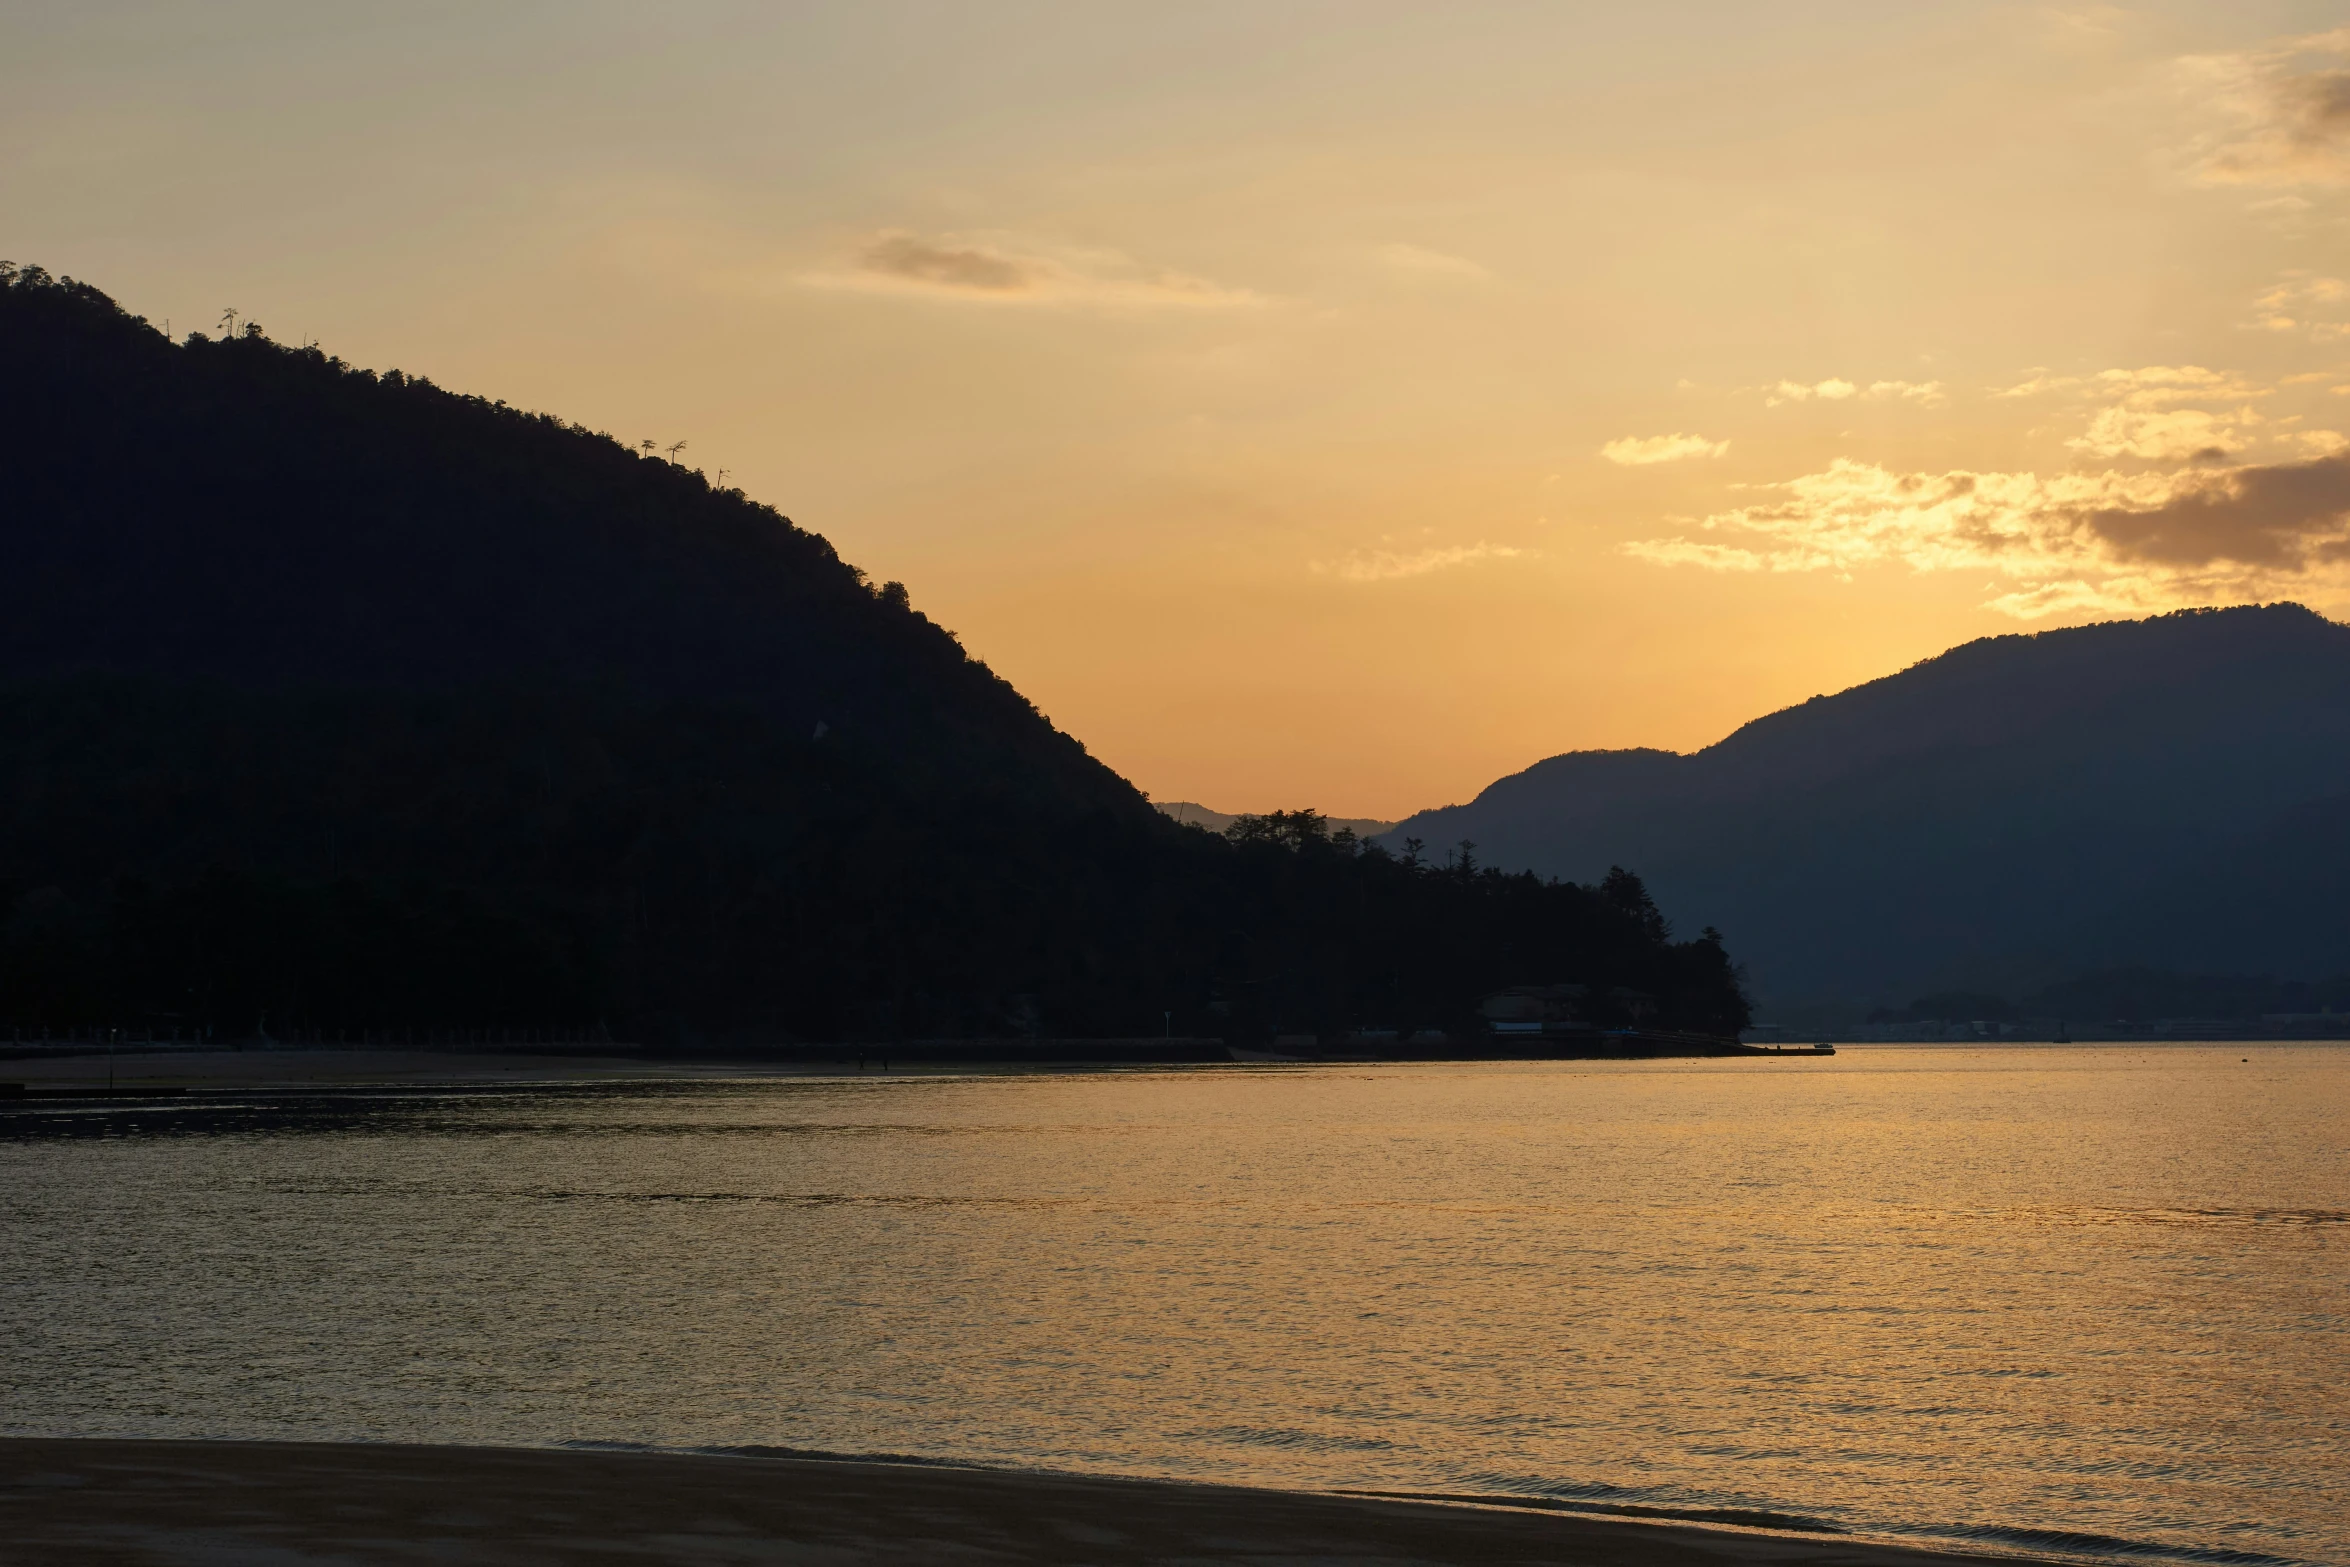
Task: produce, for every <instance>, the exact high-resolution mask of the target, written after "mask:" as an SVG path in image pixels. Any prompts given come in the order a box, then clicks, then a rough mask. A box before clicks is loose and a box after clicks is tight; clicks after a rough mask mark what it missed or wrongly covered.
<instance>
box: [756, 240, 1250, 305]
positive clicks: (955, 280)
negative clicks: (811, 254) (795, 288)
mask: <svg viewBox="0 0 2350 1567" xmlns="http://www.w3.org/2000/svg"><path fill="white" fill-rule="evenodd" d="M799 281H800V282H801V283H803V284H805V285H807V286H809V287H812V288H839V289H854V290H859V291H864V292H886V293H909V294H921V295H927V296H930V297H933V298H944V299H961V300H969V301H974V302H978V303H986V304H1031V305H1090V306H1100V307H1109V308H1118V309H1170V308H1171V309H1233V308H1245V307H1249V306H1256V305H1262V304H1264V303H1266V300H1265V298H1264V296H1262V295H1260V294H1256V293H1252V292H1251V291H1249V290H1247V289H1238V288H1227V287H1225V286H1223V285H1221V284H1218V283H1213V282H1210V281H1209V280H1207V279H1206V278H1200V277H1193V276H1191V275H1189V274H1188V273H1182V272H1173V271H1168V270H1165V269H1163V268H1153V267H1149V266H1145V265H1144V264H1143V263H1141V262H1138V261H1136V260H1135V259H1134V258H1133V257H1131V256H1128V255H1125V254H1124V253H1122V252H1119V251H1114V250H1087V249H1075V248H1070V247H1060V246H1049V245H1045V244H1042V243H1040V242H1037V241H1033V240H1030V241H1023V240H1021V239H1018V238H1017V237H1014V236H1006V235H1001V234H982V235H970V236H966V235H953V234H949V235H939V236H925V235H921V234H915V233H910V232H907V231H905V230H899V229H893V230H888V231H885V232H883V233H880V234H876V235H874V236H872V237H871V238H869V239H868V240H866V241H865V242H864V243H863V244H861V245H859V246H858V247H857V248H856V250H855V251H854V252H853V253H851V254H850V255H849V257H848V258H847V259H846V261H845V264H841V265H837V266H835V267H834V268H833V269H831V270H826V271H818V272H811V273H806V274H803V275H802V276H801V277H800V278H799Z"/></svg>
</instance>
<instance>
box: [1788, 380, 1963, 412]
mask: <svg viewBox="0 0 2350 1567" xmlns="http://www.w3.org/2000/svg"><path fill="white" fill-rule="evenodd" d="M1759 390H1760V391H1761V392H1762V393H1763V406H1764V407H1766V408H1776V407H1778V406H1779V405H1780V404H1781V403H1808V402H1812V401H1814V400H1817V401H1819V402H1823V403H1842V402H1850V401H1851V400H1853V399H1854V398H1866V399H1868V400H1869V401H1871V402H1909V403H1920V404H1923V405H1924V406H1926V407H1929V408H1931V407H1933V406H1934V405H1936V404H1938V403H1940V402H1942V401H1944V398H1943V395H1942V383H1941V382H1939V381H1871V382H1870V383H1869V384H1868V385H1866V386H1862V385H1860V384H1859V383H1858V382H1855V381H1847V380H1844V379H1842V378H1841V377H1837V376H1830V377H1829V378H1828V379H1827V380H1825V381H1813V382H1811V383H1810V384H1808V385H1806V384H1805V383H1804V382H1801V381H1781V382H1779V383H1778V384H1777V385H1775V386H1766V387H1762V388H1759Z"/></svg>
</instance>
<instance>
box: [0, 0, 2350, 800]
mask: <svg viewBox="0 0 2350 1567" xmlns="http://www.w3.org/2000/svg"><path fill="white" fill-rule="evenodd" d="M2342 20H2343V18H2342V15H2341V12H2340V10H2339V7H2338V6H2322V5H2315V4H2292V3H2261V0H2238V3H2231V4H2224V5H2223V4H2170V5H2150V6H2136V7H2122V6H2103V5H2057V6H2034V5H1986V4H1968V3H1950V4H1942V5H1936V6H1931V7H1893V6H1885V5H1883V4H1881V3H1876V0H1871V3H1866V4H1863V3H1845V4H1799V3H1789V4H1783V5H1774V6H1768V7H1758V6H1753V5H1750V4H1729V3H1720V4H1698V3H1678V4H1659V5H1652V6H1645V7H1638V8H1602V7H1587V6H1576V5H1549V6H1534V5H1522V4H1484V5H1478V4H1464V5H1455V6H1444V7H1436V6H1427V5H1402V4H1391V3H1384V0H1347V3H1338V0H1331V3H1323V4H1304V3H1299V4H1278V3H1266V0H1252V3H1248V4H1239V3H1230V4H1225V3H1200V4H1194V5H1189V6H1184V7H1165V6H1145V5H1139V4H1135V5H1120V4H1108V3H1082V4H1079V3H1071V4H1014V3H1005V4H996V5H990V6H985V7H979V6H969V5H960V4H944V3H941V4H925V5H913V4H897V3H889V0H860V3H856V4H813V5H775V4H756V5H754V4H747V3H745V4H716V3H684V4H677V5H672V6H665V7H661V8H658V9H657V10H655V9H654V8H646V7H641V6H631V5H621V4H617V3H603V4H567V5H561V6H557V5H545V4H542V5H525V4H500V3H474V4H465V5H457V4H418V5H409V6H401V7H391V8H383V7H361V6H356V5H334V4H319V3H309V4H303V5H294V4H290V3H288V4H252V3H239V0H226V3H222V4H217V5H211V6H206V7H202V8H193V7H184V6H172V5H161V4H156V5H124V4H114V3H108V0H81V3H77V4H73V5H66V4H40V3H35V4H32V5H27V6H12V7H10V8H8V11H7V14H6V15H5V16H0V255H6V256H9V257H10V258H11V259H14V260H17V261H19V262H38V263H40V264H43V265H46V266H48V267H50V268H51V269H52V270H56V271H63V272H68V273H72V274H74V275H76V276H80V277H84V278H86V279H88V280H90V281H93V282H96V283H98V284H99V285H100V286H101V287H104V288H106V289H108V290H109V291H110V292H113V293H114V294H115V295H116V296H117V297H118V298H120V299H121V300H122V301H123V302H124V303H125V304H126V305H128V306H129V307H131V308H132V309H134V310H137V311H139V312H141V313H143V314H146V315H148V316H149V317H150V318H151V319H154V320H156V321H157V322H158V323H159V324H160V323H161V322H162V321H163V320H164V319H165V318H169V319H170V320H171V322H172V324H173V327H174V329H175V330H176V331H181V332H184V331H186V330H188V329H190V328H196V327H202V328H205V329H210V328H211V327H212V326H213V324H214V322H215V321H216V320H217V319H218V317H219V315H220V312H221V310H222V309H223V308H224V307H227V306H232V305H233V306H235V307H237V308H238V309H239V310H240V311H242V312H244V313H245V314H247V315H249V316H250V317H252V318H254V319H258V320H259V321H261V322H262V323H264V324H265V325H266V326H267V327H268V328H269V329H270V331H271V332H272V333H273V334H274V335H276V336H278V337H280V338H284V339H288V340H300V339H303V338H317V339H319V340H321V341H323V342H324V343H325V345H326V346H327V347H328V348H330V349H331V350H334V351H336V352H339V353H341V354H343V355H344V356H345V357H346V358H349V359H352V360H355V361H357V362H360V363H365V364H372V365H377V366H386V367H388V366H394V365H396V366H399V367H401V368H404V369H407V370H410V371H413V372H418V373H422V374H426V375H430V376H431V377H432V378H433V379H435V380H436V381H439V382H440V383H442V384H443V385H447V386H451V387H455V388H459V389H464V390H469V391H477V392H481V393H484V394H486V395H489V396H493V397H503V398H505V399H507V400H508V401H510V402H514V403H519V404H523V405H527V406H533V407H539V408H545V409H549V410H552V411H555V412H558V413H561V414H563V415H565V416H567V417H571V418H575V419H578V420H580V421H581V422H583V423H586V424H588V425H590V426H593V427H596V428H600V429H607V430H610V431H611V432H612V433H613V434H615V435H618V436H621V437H623V438H625V439H628V440H631V441H634V440H637V439H640V438H643V437H648V436H649V437H655V438H658V439H659V440H661V441H662V442H663V443H667V442H669V441H673V440H678V439H684V440H686V441H688V442H689V446H688V448H687V451H686V453H685V456H684V460H685V461H686V462H688V463H689V464H696V465H699V466H702V467H704V468H705V470H707V471H710V472H712V473H713V474H714V473H715V472H716V470H718V469H720V468H724V469H726V470H727V471H728V474H729V482H733V483H740V484H742V485H743V486H744V487H745V488H747V489H748V490H750V491H751V493H753V494H754V495H757V496H759V497H761V498H762V499H766V500H769V501H772V502H773V503H774V504H776V505H777V506H778V507H780V508H781V509H783V510H784V511H785V512H787V513H788V514H790V515H791V516H792V517H794V518H795V519H796V520H798V521H799V522H801V523H803V524H804V525H806V526H808V527H811V528H814V529H816V530H818V531H820V532H822V533H824V534H826V535H827V536H829V537H830V538H831V539H833V541H834V542H835V543H836V544H837V545H838V546H839V547H840V548H841V550H842V552H843V553H844V554H845V555H847V556H848V557H849V558H850V559H852V560H855V561H857V562H858V563H860V564H862V565H864V566H866V567H867V568H868V569H869V570H871V571H872V572H873V573H874V575H875V576H876V577H877V578H902V579H903V580H904V581H905V582H907V583H908V584H909V585H910V587H911V588H912V590H913V592H914V596H915V600H916V602H917V603H918V604H920V605H921V606H922V607H923V608H925V609H926V610H928V611H929V612H930V613H931V614H932V615H933V616H934V617H935V618H937V619H938V620H940V621H942V622H943V623H945V624H947V625H949V626H951V627H953V628H954V629H955V630H956V631H958V632H959V633H960V634H961V635H962V637H963V640H964V642H965V645H966V646H968V647H970V648H971V649H972V650H973V651H974V652H975V653H977V654H978V655H979V656H981V657H983V658H985V659H986V660H987V661H988V662H989V663H990V664H992V665H993V666H994V667H995V668H996V669H998V670H999V671H1001V672H1002V673H1004V674H1005V675H1006V676H1008V677H1009V678H1011V679H1012V680H1013V681H1014V682H1015V683H1017V684H1018V685H1019V686H1020V687H1021V688H1022V689H1023V690H1024V691H1026V692H1027V693H1029V695H1031V696H1032V697H1033V698H1034V699H1035V700H1036V701H1037V703H1038V704H1039V705H1040V706H1041V707H1043V708H1044V710H1045V711H1046V712H1047V713H1049V714H1050V715H1051V716H1052V717H1053V718H1054V719H1055V720H1056V721H1057V722H1059V723H1060V724H1061V725H1062V726H1063V727H1064V728H1066V729H1068V730H1070V731H1072V732H1073V733H1075V734H1076V735H1078V736H1079V737H1080V738H1082V739H1083V740H1084V741H1085V742H1086V743H1087V744H1088V745H1089V746H1090V747H1091V748H1092V749H1093V751H1094V752H1095V754H1096V755H1099V756H1101V757H1102V758H1103V759H1105V760H1106V761H1108V762H1109V763H1111V764H1112V765H1113V766H1115V767H1117V768H1119V769H1120V770H1121V771H1123V772H1124V773H1126V774H1127V776H1129V777H1131V778H1133V779H1134V780H1135V781H1136V782H1137V783H1138V784H1140V785H1141V786H1142V787H1144V788H1146V789H1148V790H1150V791H1151V792H1152V793H1153V794H1154V795H1156V796H1157V797H1159V798H1162V799H1193V800H1199V801H1203V802H1205V803H1207V804H1209V805H1211V806H1214V807H1216V808H1218V809H1222V810H1251V809H1270V808H1274V807H1280V806H1295V805H1313V806H1317V807H1319V808H1321V809H1324V810H1327V811H1331V812H1334V813H1337V814H1341V815H1378V816H1397V815H1401V814H1403V813H1405V812H1407V811H1410V810H1413V809H1416V808H1419V807H1423V806H1429V805H1438V804H1444V803H1447V802H1450V801H1454V800H1459V799H1463V798H1466V797H1467V796H1469V795H1470V794H1473V793H1474V792H1475V791H1476V790H1477V789H1478V788H1480V787H1481V786H1482V785H1484V784H1485V783H1487V782H1488V781H1490V780H1491V779H1492V778H1494V777H1495V776H1497V775H1499V774H1502V773H1505V772H1510V771H1514V770H1516V769H1518V768H1520V767H1523V766H1525V765H1526V764H1527V763H1529V762H1531V761H1534V760H1535V759H1537V758H1539V757H1542V756H1546V755H1550V754H1553V753H1555V752H1558V751H1562V750H1568V749H1573V748H1577V747H1588V746H1623V745H1663V746H1672V747H1677V748H1686V747H1691V746H1696V745H1701V744H1704V743H1706V742H1708V741H1711V740H1713V739H1716V738H1718V737H1719V736H1720V735H1721V734H1723V733H1724V732H1726V731H1727V730H1728V729H1730V728H1732V727H1733V726H1735V725H1736V724H1737V723H1739V722H1742V721H1743V720H1745V719H1747V718H1750V717H1753V716H1755V715H1757V714H1759V713H1762V712H1764V711H1767V710H1770V709H1772V708H1774V707H1778V706H1781V705H1784V704H1786V703H1788V702H1791V701H1799V700H1801V699H1803V698H1805V697H1808V696H1811V695H1813V694H1814V693H1816V692H1822V691H1831V690H1835V689H1837V688H1839V687H1842V686H1845V685H1849V684H1851V683H1853V682H1855V681H1858V680H1862V679H1867V678H1870V677H1873V676H1875V675H1879V674H1883V673H1887V672H1889V671H1891V670H1893V669H1896V668H1898V667H1900V666H1902V665H1903V664H1906V663H1908V662H1911V661H1913V660H1915V659H1917V658H1920V657H1923V656H1926V655H1928V654H1931V653H1934V652H1937V651H1939V650H1941V649H1942V648H1944V647H1946V646H1948V645H1950V644H1952V643H1955V642H1959V641H1963V640H1965V639H1967V638H1970V637H1974V636H1981V635H1986V634H1991V633H1995V632H2000V631H2007V630H2013V629H2017V628H2019V627H2029V626H2047V625H2057V624H2068V623H2075V622H2078V621H2081V620H2086V619H2095V618H2102V617H2109V616H2113V615H2117V614H2136V613H2143V612H2146V611H2150V610H2156V609H2162V608H2167V607H2171V606H2174V605H2180V604H2190V603H2210V602H2230V601H2236V600H2241V599H2247V598H2284V597H2291V598H2299V599H2302V600H2304V601H2305V602H2309V603H2312V604H2314V605H2317V606H2319V607H2321V608H2325V609H2327V610H2329V611H2330V612H2332V613H2335V614H2341V613H2343V612H2344V611H2345V610H2346V609H2350V583H2346V581H2345V576H2344V571H2343V568H2342V565H2341V561H2342V558H2343V553H2344V551H2343V516H2342V507H2343V506H2345V505H2350V501H2345V500H2342V499H2340V498H2339V494H2340V493H2350V491H2341V490H2340V486H2341V485H2343V484H2350V478H2345V477H2344V468H2345V465H2344V464H2340V463H2329V461H2328V459H2329V458H2330V457H2331V455H2332V454H2333V453H2334V452H2335V451H2336V450H2337V449H2338V448H2339V447H2341V446H2342V445H2344V444H2345V443H2344V441H2343V438H2342V436H2341V435H2339V434H2337V433H2335V432H2337V431H2341V430H2346V429H2350V282H2345V281H2344V279H2345V278H2350V254H2346V241H2350V228H2346V227H2345V219H2346V216H2350V212H2346V209H2345V205H2344V199H2343V186H2344V184H2345V182H2346V181H2350V29H2345V30H2342V31H2336V32H2329V31H2327V29H2329V28H2334V27H2338V26H2339V25H2340V23H2341V21H2342ZM2328 496H2335V497H2336V498H2335V499H2332V500H2328V499H2327V497H2328ZM2312 497H2315V498H2314V499H2313V498H2312ZM2329 508H2331V509H2329Z"/></svg>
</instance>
